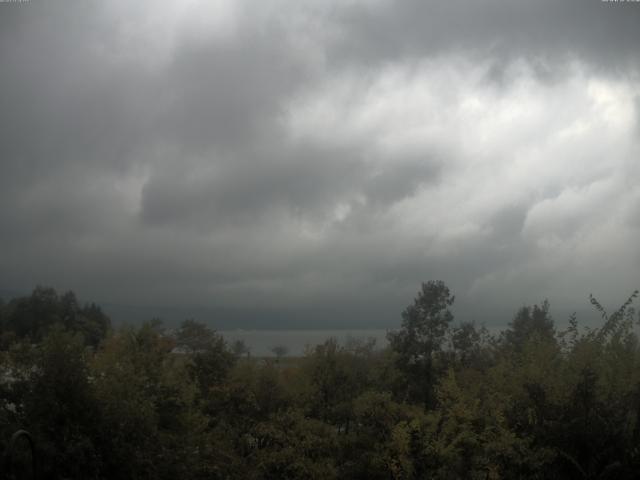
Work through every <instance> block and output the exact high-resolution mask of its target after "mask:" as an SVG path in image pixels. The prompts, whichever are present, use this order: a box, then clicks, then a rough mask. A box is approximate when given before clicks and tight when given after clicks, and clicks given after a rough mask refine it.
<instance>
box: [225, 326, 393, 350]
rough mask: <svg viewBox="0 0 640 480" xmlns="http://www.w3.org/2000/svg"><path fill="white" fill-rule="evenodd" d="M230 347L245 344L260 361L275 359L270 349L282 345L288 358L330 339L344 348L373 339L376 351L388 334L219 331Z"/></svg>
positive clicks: (357, 331)
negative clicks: (358, 340) (236, 342)
mask: <svg viewBox="0 0 640 480" xmlns="http://www.w3.org/2000/svg"><path fill="white" fill-rule="evenodd" d="M218 333H220V334H221V335H222V336H223V337H224V338H225V340H226V341H227V343H229V344H230V345H231V344H232V343H233V342H235V341H236V340H243V341H244V343H245V344H246V345H247V346H248V347H249V349H250V351H251V355H254V356H257V357H267V356H273V355H274V354H273V352H272V351H271V349H272V348H273V347H275V346H276V345H282V346H284V347H286V348H287V349H288V351H289V353H288V355H292V356H299V355H302V354H304V351H305V348H306V347H307V345H309V346H312V347H313V346H315V345H319V344H321V343H323V342H324V341H325V340H327V339H328V338H331V337H333V338H335V339H336V340H337V341H338V343H340V344H342V345H344V344H345V342H346V341H347V340H349V339H350V338H352V339H361V340H366V339H369V338H373V339H375V340H376V348H384V347H385V346H386V345H387V338H386V336H387V330H382V329H379V330H218Z"/></svg>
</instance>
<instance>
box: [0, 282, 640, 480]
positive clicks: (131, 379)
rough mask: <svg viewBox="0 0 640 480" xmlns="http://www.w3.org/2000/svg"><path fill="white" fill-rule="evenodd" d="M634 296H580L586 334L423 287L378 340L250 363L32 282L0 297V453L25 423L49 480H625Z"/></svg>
mask: <svg viewBox="0 0 640 480" xmlns="http://www.w3.org/2000/svg"><path fill="white" fill-rule="evenodd" d="M636 296H637V292H634V294H633V295H632V296H631V297H630V298H629V299H628V301H627V302H625V303H624V304H623V305H622V306H621V307H620V308H619V309H618V310H616V311H615V312H613V313H611V314H609V313H607V312H606V311H605V309H604V308H603V307H602V306H601V305H600V304H599V303H598V301H597V300H596V299H595V298H591V302H592V304H593V305H594V307H595V311H596V313H597V314H598V315H600V316H601V317H602V322H601V325H600V326H599V327H598V328H593V329H586V328H580V327H579V325H578V322H577V320H576V318H575V317H572V318H571V319H570V322H569V327H568V328H567V329H566V330H563V331H558V330H557V329H556V327H555V325H554V322H553V319H552V318H551V315H550V311H549V304H548V303H547V302H544V303H542V304H541V305H533V306H530V307H529V306H527V307H523V308H521V309H520V310H519V311H518V312H517V313H516V314H515V316H514V318H513V319H512V321H511V322H510V324H509V326H508V328H507V329H506V330H505V331H504V332H502V333H501V334H499V335H491V334H489V332H487V330H485V329H484V328H481V327H478V326H476V325H474V324H473V323H463V324H455V323H454V319H453V316H452V314H451V311H450V307H451V305H452V304H453V302H454V297H453V295H452V294H451V292H450V291H449V289H448V288H447V286H446V285H445V284H444V283H442V282H439V281H431V282H428V283H425V284H423V285H422V287H421V290H420V291H419V292H418V295H417V297H416V299H415V301H414V302H413V303H412V304H411V305H410V306H408V307H407V308H406V310H405V311H404V312H402V324H401V325H400V327H399V329H398V330H396V331H394V332H391V333H389V346H388V347H387V348H385V349H376V348H375V344H374V343H373V342H366V341H353V342H349V343H348V344H347V345H339V344H338V343H337V342H336V341H335V340H334V339H329V340H327V341H326V342H325V343H323V344H321V345H317V346H315V347H314V348H310V349H309V350H308V352H307V353H306V355H305V356H304V357H302V358H299V359H289V358H273V359H269V358H265V359H259V358H252V357H250V356H247V355H246V354H245V353H246V352H245V351H244V349H242V348H235V349H233V348H230V347H229V346H228V345H227V344H226V342H225V341H224V339H223V338H222V337H221V336H220V335H218V334H216V333H215V332H214V331H212V330H211V329H209V328H208V327H207V326H205V325H203V324H200V323H198V322H195V321H185V322H184V323H183V324H182V325H181V326H180V328H178V329H175V330H171V331H170V330H167V329H165V328H163V326H162V324H161V323H159V322H157V321H152V322H147V323H145V324H144V325H142V326H139V327H123V328H119V329H112V328H111V326H110V324H109V319H108V318H107V316H106V315H104V313H103V312H102V311H101V310H100V308H99V307H97V306H95V305H80V304H79V303H78V301H77V300H76V298H75V295H73V294H72V293H66V294H64V295H58V294H57V293H56V292H55V291H54V290H52V289H45V288H37V289H36V290H35V291H34V292H33V293H32V295H31V296H28V297H24V298H18V299H14V300H11V301H10V302H8V303H6V304H0V349H1V351H0V430H1V431H0V442H1V443H0V450H2V451H4V450H6V448H7V442H8V439H9V437H10V435H11V434H12V433H13V432H14V431H16V430H18V429H27V430H28V431H29V432H31V434H32V436H33V438H34V439H35V443H36V446H37V458H36V460H37V463H38V469H39V473H40V475H41V478H55V479H176V478H179V479H346V478H349V479H426V478H429V479H458V478H464V479H500V478H508V479H512V478H526V479H529V478H531V479H536V478H541V479H542V478H544V479H553V478H569V479H573V478H575V479H596V478H600V479H604V478H612V479H613V478H615V479H626V478H628V479H632V478H638V472H640V345H639V343H638V336H637V334H636V332H635V331H634V330H635V327H636V326H637V324H638V322H640V317H639V316H638V315H637V314H636V312H635V310H634V309H633V307H632V305H631V304H632V301H633V300H634V298H635V297H636ZM236 347H238V346H236ZM7 473H8V472H7V470H5V474H7Z"/></svg>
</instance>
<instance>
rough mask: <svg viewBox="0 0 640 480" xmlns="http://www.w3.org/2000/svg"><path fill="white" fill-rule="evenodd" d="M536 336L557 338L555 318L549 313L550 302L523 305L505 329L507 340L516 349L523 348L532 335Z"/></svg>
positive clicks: (549, 338)
mask: <svg viewBox="0 0 640 480" xmlns="http://www.w3.org/2000/svg"><path fill="white" fill-rule="evenodd" d="M533 336H536V337H539V338H542V339H546V340H553V339H554V338H555V328H554V323H553V319H552V318H551V316H550V315H549V302H548V301H547V300H545V301H544V302H542V305H540V306H538V305H533V307H528V306H525V307H522V308H521V309H520V310H518V313H517V314H516V316H515V317H514V319H513V320H512V321H511V323H509V328H508V329H507V330H506V331H505V342H506V344H507V345H508V346H509V347H510V348H513V349H514V350H521V349H522V348H523V346H524V344H525V343H526V342H527V340H529V339H530V338H531V337H533Z"/></svg>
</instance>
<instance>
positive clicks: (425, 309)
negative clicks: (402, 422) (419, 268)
mask: <svg viewBox="0 0 640 480" xmlns="http://www.w3.org/2000/svg"><path fill="white" fill-rule="evenodd" d="M454 299H455V297H454V296H453V295H451V292H450V291H449V288H448V287H447V286H446V285H445V283H444V282H442V281H429V282H427V283H423V284H422V289H421V291H420V292H419V293H418V296H417V297H416V298H415V300H414V301H413V304H412V305H409V306H408V307H407V308H406V309H405V310H404V312H402V328H401V329H400V330H399V331H397V332H389V334H388V339H389V344H390V346H391V349H392V350H393V351H394V352H395V353H396V354H397V357H396V360H397V364H398V368H399V369H400V370H401V371H402V372H404V374H405V375H406V385H405V388H406V394H405V395H406V398H411V399H413V400H416V401H422V402H423V403H424V406H425V408H429V407H433V406H434V400H435V399H434V396H433V390H434V386H435V383H436V374H437V372H438V369H439V368H441V365H439V364H438V363H439V360H440V358H439V357H440V354H441V352H442V346H443V344H444V342H445V340H446V336H447V333H448V329H449V324H450V323H451V321H452V320H453V315H452V313H451V311H450V310H449V307H450V306H451V305H453V302H454Z"/></svg>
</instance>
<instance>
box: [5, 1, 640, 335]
mask: <svg viewBox="0 0 640 480" xmlns="http://www.w3.org/2000/svg"><path fill="white" fill-rule="evenodd" d="M639 115H640V3H638V2H601V1H600V0H564V1H562V2H559V1H557V0H535V1H533V0H531V1H506V0H504V1H497V0H474V1H464V2H463V1H459V0H447V1H446V2H430V1H425V0H415V1H411V0H404V1H397V2H391V1H387V0H372V1H358V0H348V1H346V0H311V1H301V0H274V1H264V0H261V1H255V0H251V1H249V0H247V1H243V0H190V1H186V0H175V1H159V0H137V1H131V0H116V1H108V2H105V1H97V0H81V1H80V0H79V1H68V0H56V1H51V0H49V1H47V2H44V1H42V2H40V1H36V0H31V1H29V2H24V1H23V2H22V3H7V2H6V1H5V2H3V3H0V167H1V174H0V202H1V203H0V229H1V230H0V289H4V290H9V291H29V290H30V289H31V288H33V287H34V286H35V285H36V284H45V285H52V286H54V287H56V288H58V289H60V290H65V289H73V290H74V291H75V292H76V293H77V294H78V295H79V296H80V297H81V299H84V300H96V301H100V302H106V303H111V304H117V305H121V306H122V305H124V306H127V305H128V306H132V305H146V306H153V307H156V306H157V307H158V309H159V311H161V309H162V308H165V307H176V308H186V307H198V308H201V309H205V310H206V309H212V310H211V311H217V312H222V311H225V312H228V313H229V312H230V313H229V315H231V317H233V318H234V319H235V320H234V321H236V322H237V324H238V326H239V327H242V326H245V325H248V324H252V325H255V324H259V325H261V326H264V327H268V326H278V325H280V324H284V323H286V324H287V325H288V326H297V327H303V328H304V327H317V328H321V327H322V326H325V325H326V326H332V327H335V326H340V325H343V326H354V325H355V326H368V325H369V326H391V327H392V326H395V325H396V324H399V321H400V320H399V313H400V311H401V310H402V309H403V308H404V307H405V306H406V305H407V304H408V303H409V302H410V301H411V300H412V298H413V297H414V295H415V293H416V292H417V290H418V289H419V286H420V282H421V281H426V280H430V279H442V280H444V281H445V282H446V283H447V284H448V285H449V286H450V287H451V289H452V290H453V292H454V293H455V294H456V296H457V301H456V304H457V310H456V312H457V314H458V318H464V319H472V318H478V319H480V320H484V321H486V322H487V323H488V324H504V323H505V322H507V321H508V320H509V319H510V316H511V315H512V313H513V312H514V311H515V309H517V307H518V306H521V305H523V304H525V303H534V302H539V301H542V300H543V299H545V298H548V299H549V300H550V301H551V305H552V311H553V310H555V311H557V312H558V317H559V318H558V321H563V320H564V317H563V315H565V312H570V311H573V310H580V309H582V308H583V307H586V306H588V300H587V296H588V294H589V293H594V294H595V295H596V296H597V297H598V298H601V299H602V302H603V303H604V304H606V305H608V306H611V307H614V306H616V304H619V303H621V302H622V301H624V300H625V298H626V296H627V295H628V294H629V293H630V292H631V291H632V290H633V289H635V288H638V287H640V243H639V240H640V122H639ZM219 314H220V315H223V313H219ZM205 316H206V315H205V314H203V317H205ZM231 317H230V318H231ZM202 320H208V319H207V318H202ZM283 322H284V323H283Z"/></svg>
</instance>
